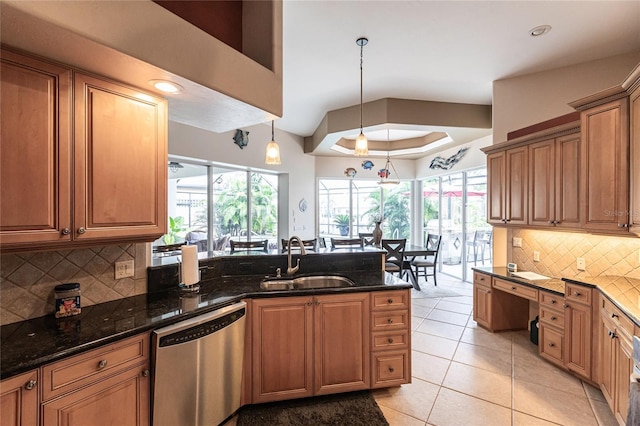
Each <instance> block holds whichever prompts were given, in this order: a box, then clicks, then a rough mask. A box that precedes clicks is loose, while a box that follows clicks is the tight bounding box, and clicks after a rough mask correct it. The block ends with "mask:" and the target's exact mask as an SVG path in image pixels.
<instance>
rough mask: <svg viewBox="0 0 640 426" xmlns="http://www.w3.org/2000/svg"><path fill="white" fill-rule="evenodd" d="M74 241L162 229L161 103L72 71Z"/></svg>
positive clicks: (142, 235)
mask: <svg viewBox="0 0 640 426" xmlns="http://www.w3.org/2000/svg"><path fill="white" fill-rule="evenodd" d="M74 80H75V95H74V96H75V146H74V157H75V162H74V188H75V200H74V203H75V226H74V228H75V229H74V238H76V239H96V238H99V239H117V238H122V237H126V238H127V239H128V240H131V239H136V237H137V239H138V240H145V239H146V240H153V239H155V238H157V237H159V236H161V235H162V234H164V233H165V231H166V221H167V218H166V205H167V198H166V197H167V195H166V192H167V129H166V126H167V104H166V101H165V100H163V99H160V98H157V97H153V96H150V95H147V94H144V93H141V92H139V91H137V90H133V89H129V88H127V87H125V86H121V85H118V84H115V83H111V82H107V81H103V80H100V79H97V78H93V77H89V76H86V75H83V74H79V73H76V74H75V77H74Z"/></svg>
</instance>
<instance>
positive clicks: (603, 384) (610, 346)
mask: <svg viewBox="0 0 640 426" xmlns="http://www.w3.org/2000/svg"><path fill="white" fill-rule="evenodd" d="M598 328H599V333H600V338H599V357H598V363H599V369H600V375H599V376H600V377H599V379H600V380H599V383H598V384H599V385H600V390H601V391H602V394H603V395H604V397H605V399H606V400H607V403H608V404H609V407H611V409H612V410H613V408H614V405H613V402H614V400H613V397H614V392H615V377H616V371H615V368H616V365H615V364H616V360H615V339H613V338H612V333H614V332H615V327H613V326H612V325H611V324H610V323H609V321H608V320H607V319H605V318H604V317H603V316H602V315H600V322H599V327H598Z"/></svg>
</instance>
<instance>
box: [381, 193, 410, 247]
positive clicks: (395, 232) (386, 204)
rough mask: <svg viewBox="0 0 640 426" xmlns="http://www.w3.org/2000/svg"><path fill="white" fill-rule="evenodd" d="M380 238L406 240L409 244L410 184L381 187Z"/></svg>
mask: <svg viewBox="0 0 640 426" xmlns="http://www.w3.org/2000/svg"><path fill="white" fill-rule="evenodd" d="M382 203H383V211H384V222H383V224H382V238H393V239H398V238H406V239H407V242H408V243H410V242H411V183H410V182H400V184H398V185H395V186H384V187H383V196H382Z"/></svg>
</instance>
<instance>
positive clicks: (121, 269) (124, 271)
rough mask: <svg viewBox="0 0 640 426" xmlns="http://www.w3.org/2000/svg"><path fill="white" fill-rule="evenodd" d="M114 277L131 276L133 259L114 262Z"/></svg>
mask: <svg viewBox="0 0 640 426" xmlns="http://www.w3.org/2000/svg"><path fill="white" fill-rule="evenodd" d="M115 270H116V273H115V279H116V280H119V279H121V278H128V277H132V276H133V274H134V272H135V264H134V263H133V260H124V261H122V262H116V267H115Z"/></svg>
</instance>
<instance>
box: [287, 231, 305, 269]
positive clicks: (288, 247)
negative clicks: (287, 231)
mask: <svg viewBox="0 0 640 426" xmlns="http://www.w3.org/2000/svg"><path fill="white" fill-rule="evenodd" d="M294 240H295V241H297V242H298V245H299V246H300V256H304V255H306V254H307V253H306V252H305V250H304V244H302V240H301V239H300V237H298V236H295V235H294V236H293V237H291V238H289V244H287V275H293V274H295V273H296V272H298V269H300V259H297V262H296V266H295V267H292V260H291V242H292V241H294Z"/></svg>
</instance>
